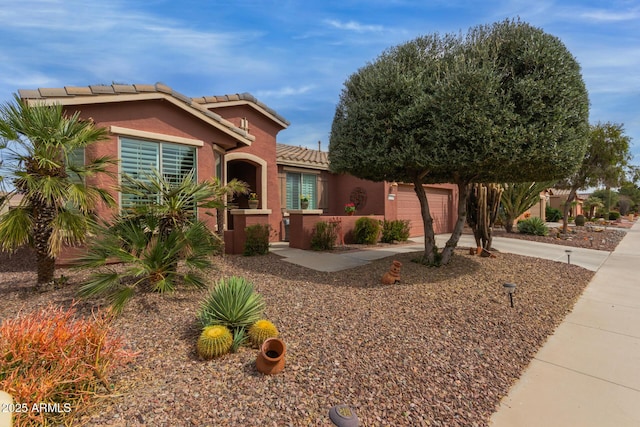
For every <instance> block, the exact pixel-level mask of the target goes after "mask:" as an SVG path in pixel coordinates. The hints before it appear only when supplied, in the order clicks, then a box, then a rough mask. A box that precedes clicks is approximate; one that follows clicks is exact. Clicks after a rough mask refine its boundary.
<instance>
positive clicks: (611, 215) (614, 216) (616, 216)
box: [609, 211, 620, 221]
mask: <svg viewBox="0 0 640 427" xmlns="http://www.w3.org/2000/svg"><path fill="white" fill-rule="evenodd" d="M619 219H620V212H613V211H612V212H609V221H617V220H619Z"/></svg>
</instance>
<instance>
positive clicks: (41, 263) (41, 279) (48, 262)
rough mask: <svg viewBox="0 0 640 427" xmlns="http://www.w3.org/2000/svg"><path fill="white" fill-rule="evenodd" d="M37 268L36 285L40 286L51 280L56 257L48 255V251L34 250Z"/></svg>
mask: <svg viewBox="0 0 640 427" xmlns="http://www.w3.org/2000/svg"><path fill="white" fill-rule="evenodd" d="M36 261H37V268H38V287H42V286H43V285H46V284H47V283H50V282H51V281H52V280H53V276H54V274H55V270H56V259H55V258H53V257H50V256H49V254H48V253H46V252H45V253H42V252H40V251H37V252H36Z"/></svg>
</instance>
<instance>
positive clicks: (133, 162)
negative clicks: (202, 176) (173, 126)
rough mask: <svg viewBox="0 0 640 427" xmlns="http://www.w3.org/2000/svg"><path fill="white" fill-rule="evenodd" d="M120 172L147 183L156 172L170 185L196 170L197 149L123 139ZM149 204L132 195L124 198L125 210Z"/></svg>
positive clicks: (122, 196)
mask: <svg viewBox="0 0 640 427" xmlns="http://www.w3.org/2000/svg"><path fill="white" fill-rule="evenodd" d="M120 169H121V171H122V173H123V174H127V175H129V176H131V177H132V178H134V179H138V180H141V181H145V180H147V179H148V178H147V177H148V176H150V175H151V174H152V173H153V169H156V170H157V171H158V172H159V173H160V174H161V175H163V176H164V177H165V178H166V179H168V180H169V181H170V182H174V183H177V182H179V181H181V180H182V179H183V178H184V177H185V176H186V175H187V174H188V173H189V172H191V171H192V170H193V171H194V172H195V171H196V149H195V147H192V146H189V145H180V144H173V143H168V142H156V141H146V140H140V139H133V138H120ZM145 202H147V203H148V202H149V199H148V198H143V197H139V196H134V195H132V194H122V195H121V207H122V208H128V207H130V206H132V205H133V204H139V203H145Z"/></svg>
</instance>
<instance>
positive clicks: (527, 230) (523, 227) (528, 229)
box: [518, 216, 549, 236]
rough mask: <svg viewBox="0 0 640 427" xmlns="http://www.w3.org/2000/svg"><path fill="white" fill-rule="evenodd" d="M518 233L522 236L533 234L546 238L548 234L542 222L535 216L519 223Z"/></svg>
mask: <svg viewBox="0 0 640 427" xmlns="http://www.w3.org/2000/svg"><path fill="white" fill-rule="evenodd" d="M518 231H519V232H520V233H522V234H533V235H534V236H546V235H547V234H548V233H549V229H548V228H547V226H546V224H545V223H544V221H543V220H542V219H540V218H538V217H535V216H534V217H531V218H528V219H525V220H522V221H519V222H518Z"/></svg>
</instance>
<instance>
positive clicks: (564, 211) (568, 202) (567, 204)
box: [562, 187, 578, 234]
mask: <svg viewBox="0 0 640 427" xmlns="http://www.w3.org/2000/svg"><path fill="white" fill-rule="evenodd" d="M577 191H578V189H577V188H574V187H571V190H569V195H568V196H567V200H566V202H565V203H564V206H563V207H562V233H564V234H567V229H568V224H569V209H571V202H573V201H574V200H575V199H576V193H577Z"/></svg>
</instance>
